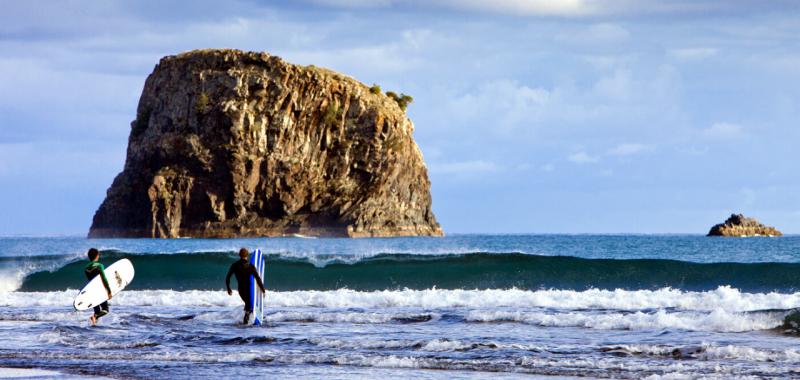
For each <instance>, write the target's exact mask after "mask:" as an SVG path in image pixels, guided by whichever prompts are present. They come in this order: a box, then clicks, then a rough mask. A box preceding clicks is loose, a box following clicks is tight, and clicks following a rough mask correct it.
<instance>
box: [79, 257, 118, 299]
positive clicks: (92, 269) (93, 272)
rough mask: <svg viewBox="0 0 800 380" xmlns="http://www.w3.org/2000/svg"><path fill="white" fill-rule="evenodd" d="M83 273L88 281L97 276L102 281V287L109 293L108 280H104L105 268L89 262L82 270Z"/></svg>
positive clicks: (95, 262)
mask: <svg viewBox="0 0 800 380" xmlns="http://www.w3.org/2000/svg"><path fill="white" fill-rule="evenodd" d="M83 273H84V274H86V278H88V279H89V280H90V281H91V280H92V279H93V278H95V276H97V275H98V274H99V275H100V277H101V278H102V279H103V286H105V287H106V290H107V291H108V292H109V293H111V286H109V285H108V278H106V267H104V266H103V264H100V263H99V262H97V261H90V262H89V264H87V265H86V267H85V268H83Z"/></svg>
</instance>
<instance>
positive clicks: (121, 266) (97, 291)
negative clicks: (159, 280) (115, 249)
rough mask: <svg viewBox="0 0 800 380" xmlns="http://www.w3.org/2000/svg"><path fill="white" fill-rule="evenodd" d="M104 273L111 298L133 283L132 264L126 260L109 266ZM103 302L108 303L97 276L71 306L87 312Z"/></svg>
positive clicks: (103, 288)
mask: <svg viewBox="0 0 800 380" xmlns="http://www.w3.org/2000/svg"><path fill="white" fill-rule="evenodd" d="M105 272H106V278H107V279H108V286H109V287H111V295H112V296H113V295H117V293H119V292H121V291H122V289H125V287H126V286H128V284H130V283H131V281H133V263H131V261H130V260H128V259H122V260H119V261H117V262H115V263H114V264H111V265H109V266H108V268H106V270H105ZM105 301H108V292H106V287H105V286H103V278H102V277H101V276H99V275H98V276H95V277H94V278H93V279H92V280H91V281H89V283H88V284H86V286H84V287H83V289H81V291H80V293H78V296H77V297H75V302H74V303H73V304H72V306H74V307H75V310H88V309H91V308H93V307H95V306H97V305H99V304H101V303H103V302H105Z"/></svg>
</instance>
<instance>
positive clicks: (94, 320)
mask: <svg viewBox="0 0 800 380" xmlns="http://www.w3.org/2000/svg"><path fill="white" fill-rule="evenodd" d="M89 322H91V323H92V326H97V317H95V316H94V315H93V316H91V317H89Z"/></svg>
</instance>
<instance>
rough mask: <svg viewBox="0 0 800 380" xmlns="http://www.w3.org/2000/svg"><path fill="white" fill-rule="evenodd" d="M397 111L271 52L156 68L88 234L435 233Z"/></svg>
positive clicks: (361, 88)
mask: <svg viewBox="0 0 800 380" xmlns="http://www.w3.org/2000/svg"><path fill="white" fill-rule="evenodd" d="M389 95H394V94H389ZM406 102H407V100H406V99H400V98H399V97H398V96H393V97H391V96H387V95H386V94H384V93H383V92H382V91H381V90H380V88H378V87H377V86H373V87H368V86H366V85H364V84H363V83H360V82H358V81H357V80H355V79H353V78H351V77H349V76H346V75H343V74H339V73H336V72H333V71H330V70H327V69H323V68H319V67H315V66H300V65H294V64H291V63H287V62H285V61H283V60H282V59H281V58H279V57H276V56H272V55H269V54H267V53H260V52H243V51H238V50H229V49H226V50H197V51H191V52H188V53H184V54H179V55H175V56H168V57H164V58H162V59H161V61H160V62H159V63H158V65H157V66H156V67H155V69H154V70H153V73H152V74H150V76H149V77H148V78H147V81H146V82H145V85H144V90H143V91H142V96H141V98H140V99H139V105H138V109H137V113H136V119H135V120H134V121H133V122H132V123H131V126H130V127H131V131H130V136H129V138H128V150H127V159H126V161H125V167H124V170H123V171H122V172H121V173H120V174H119V175H117V177H116V178H115V179H114V182H113V184H112V185H111V187H110V188H109V189H108V193H107V196H106V198H105V200H104V201H103V203H102V204H101V205H100V207H99V209H98V210H97V212H96V213H95V215H94V220H93V222H92V226H91V229H90V231H89V237H154V238H177V237H258V236H287V235H293V234H302V235H309V236H341V237H377V236H413V235H424V236H441V235H442V234H443V233H442V229H441V228H440V226H439V224H438V223H437V222H436V218H435V217H434V215H433V211H432V210H431V195H430V181H429V180H428V172H427V169H426V167H425V163H424V162H423V159H422V153H421V152H420V150H419V148H418V146H417V144H416V143H415V142H414V139H413V137H412V134H413V131H414V124H413V123H412V122H411V120H410V119H409V118H408V117H407V116H406V114H405V110H404V109H405V105H406V104H407V103H406ZM401 106H402V107H401Z"/></svg>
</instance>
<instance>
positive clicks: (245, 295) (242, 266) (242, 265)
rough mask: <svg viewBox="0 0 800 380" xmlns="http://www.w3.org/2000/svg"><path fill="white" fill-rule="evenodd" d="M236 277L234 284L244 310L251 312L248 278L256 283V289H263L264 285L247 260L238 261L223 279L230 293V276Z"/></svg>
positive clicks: (254, 268)
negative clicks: (252, 278) (242, 302)
mask: <svg viewBox="0 0 800 380" xmlns="http://www.w3.org/2000/svg"><path fill="white" fill-rule="evenodd" d="M232 274H235V275H236V284H237V286H238V290H239V297H242V301H244V310H245V311H253V304H252V303H250V276H253V277H254V278H255V279H256V283H258V287H259V288H261V289H264V283H263V282H261V276H259V275H258V272H257V271H256V267H254V266H253V265H252V264H250V263H249V262H248V261H247V260H244V259H242V260H239V261H237V262H235V263H233V265H231V269H229V270H228V275H227V276H226V277H225V286H226V287H227V288H228V291H231V275H232Z"/></svg>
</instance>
